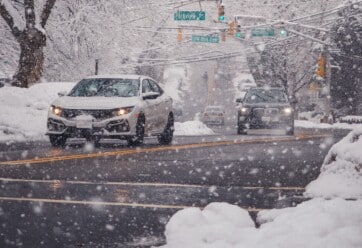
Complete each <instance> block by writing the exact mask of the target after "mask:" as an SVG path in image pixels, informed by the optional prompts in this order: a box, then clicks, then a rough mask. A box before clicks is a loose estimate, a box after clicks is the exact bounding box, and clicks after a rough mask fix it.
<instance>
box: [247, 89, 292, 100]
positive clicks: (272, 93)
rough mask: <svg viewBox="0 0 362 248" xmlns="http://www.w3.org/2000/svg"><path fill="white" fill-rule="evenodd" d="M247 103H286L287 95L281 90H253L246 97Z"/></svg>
mask: <svg viewBox="0 0 362 248" xmlns="http://www.w3.org/2000/svg"><path fill="white" fill-rule="evenodd" d="M245 102H246V103H286V102H288V98H287V96H286V94H285V93H284V92H283V91H282V90H279V89H268V90H266V89H253V90H249V91H248V93H247V94H246V96H245Z"/></svg>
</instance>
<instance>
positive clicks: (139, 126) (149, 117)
mask: <svg viewBox="0 0 362 248" xmlns="http://www.w3.org/2000/svg"><path fill="white" fill-rule="evenodd" d="M59 96H61V97H60V98H58V99H56V100H55V101H54V102H53V103H52V104H51V106H50V109H49V111H48V121H47V135H48V136H49V139H50V142H51V144H52V145H53V146H56V147H57V146H64V145H65V143H66V140H67V139H68V138H86V139H87V140H92V141H94V142H95V145H98V144H99V140H100V139H101V138H114V139H125V140H127V141H128V144H129V145H131V146H132V145H140V144H142V143H143V140H144V137H145V136H157V137H158V141H159V143H160V144H169V143H171V141H172V138H173V132H174V116H173V112H172V99H171V98H170V97H169V96H167V95H166V94H165V93H164V91H163V90H162V88H161V87H160V86H159V85H158V84H157V83H156V82H155V80H153V79H152V78H149V77H146V76H139V75H108V76H107V75H105V76H101V75H99V76H92V77H88V78H85V79H83V80H81V81H80V82H78V83H77V84H76V85H75V86H74V88H73V89H72V90H71V91H70V92H69V93H68V94H66V92H62V93H59Z"/></svg>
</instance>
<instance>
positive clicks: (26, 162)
mask: <svg viewBox="0 0 362 248" xmlns="http://www.w3.org/2000/svg"><path fill="white" fill-rule="evenodd" d="M326 137H328V136H326V135H300V136H296V137H288V138H272V139H253V140H235V141H216V142H204V143H199V144H187V145H172V146H161V147H155V148H141V149H140V148H138V149H128V150H118V151H111V152H98V153H89V154H75V155H68V156H53V157H43V158H35V159H28V160H14V161H4V162H0V165H30V164H41V163H48V162H56V161H65V160H77V159H87V158H98V157H107V156H124V155H133V154H144V153H151V152H160V151H176V150H186V149H196V148H205V147H216V146H231V145H240V144H250V143H273V142H287V141H299V140H306V139H318V138H326Z"/></svg>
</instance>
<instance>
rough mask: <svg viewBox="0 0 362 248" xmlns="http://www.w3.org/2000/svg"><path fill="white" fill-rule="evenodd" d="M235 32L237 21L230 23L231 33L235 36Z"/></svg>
mask: <svg viewBox="0 0 362 248" xmlns="http://www.w3.org/2000/svg"><path fill="white" fill-rule="evenodd" d="M234 34H235V22H230V23H229V35H232V36H234Z"/></svg>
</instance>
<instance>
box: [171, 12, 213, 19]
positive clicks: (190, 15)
mask: <svg viewBox="0 0 362 248" xmlns="http://www.w3.org/2000/svg"><path fill="white" fill-rule="evenodd" d="M173 17H174V20H175V21H205V19H206V18H205V17H206V14H205V11H177V12H175V13H174V16H173Z"/></svg>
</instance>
